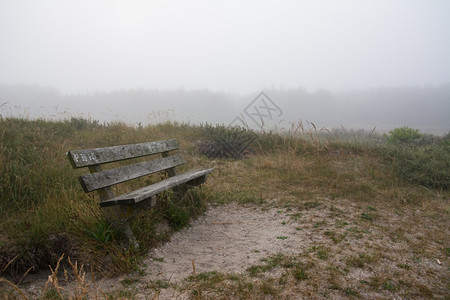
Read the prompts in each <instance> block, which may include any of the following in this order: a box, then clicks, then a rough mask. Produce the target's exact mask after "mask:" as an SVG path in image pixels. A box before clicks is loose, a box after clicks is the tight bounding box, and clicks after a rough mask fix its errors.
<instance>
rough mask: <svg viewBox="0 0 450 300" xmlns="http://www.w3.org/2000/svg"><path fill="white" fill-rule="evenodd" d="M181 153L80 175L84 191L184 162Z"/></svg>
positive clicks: (90, 190)
mask: <svg viewBox="0 0 450 300" xmlns="http://www.w3.org/2000/svg"><path fill="white" fill-rule="evenodd" d="M184 163H185V161H184V158H183V156H182V155H181V154H176V155H171V156H167V157H164V158H157V159H154V160H151V161H146V162H141V163H137V164H133V165H127V166H123V167H119V168H115V169H110V170H105V171H100V172H95V173H92V174H86V175H83V176H80V178H79V179H80V183H81V186H82V187H83V190H84V192H85V193H88V192H92V191H95V190H98V189H101V188H104V187H107V186H111V185H114V184H118V183H122V182H125V181H129V180H132V179H136V178H139V177H142V176H145V175H149V174H152V173H155V172H159V171H163V170H167V169H170V168H174V167H176V166H179V165H182V164H184Z"/></svg>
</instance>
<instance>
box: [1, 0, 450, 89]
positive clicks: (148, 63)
mask: <svg viewBox="0 0 450 300" xmlns="http://www.w3.org/2000/svg"><path fill="white" fill-rule="evenodd" d="M449 53H450V1H448V0H441V1H438V0H423V1H417V0H403V1H401V0H395V1H393V0H386V1H382V0H376V1H375V0H373V1H361V0H354V1H351V0H340V1H317V0H314V1H261V0H253V1H243V0H241V1H211V0H205V1H182V0H179V1H163V0H154V1H139V0H134V1H130V0H128V1H125V0H124V1H110V0H104V1H93V0H77V1H63V0H54V1H51V0H29V1H27V0H1V1H0V83H3V84H16V83H26V84H37V85H41V86H52V87H55V88H57V89H58V90H60V91H61V92H63V93H69V94H70V93H77V92H82V93H83V92H93V91H97V90H99V91H110V90H118V89H130V88H152V89H178V88H185V89H210V90H213V91H225V92H231V93H239V94H245V93H253V92H256V91H258V90H261V89H262V88H273V87H274V88H298V87H303V88H306V89H308V90H315V89H318V88H320V87H323V88H326V89H330V90H332V91H342V90H346V89H355V88H369V87H383V86H429V85H441V84H445V83H448V82H450V55H449Z"/></svg>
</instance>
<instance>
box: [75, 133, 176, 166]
mask: <svg viewBox="0 0 450 300" xmlns="http://www.w3.org/2000/svg"><path fill="white" fill-rule="evenodd" d="M177 149H178V142H177V141H176V140H165V141H157V142H149V143H140V144H132V145H121V146H113V147H105V148H95V149H86V150H72V151H69V152H67V157H68V158H69V161H70V163H71V164H72V167H73V168H82V167H88V166H92V165H98V164H104V163H109V162H114V161H120V160H124V159H129V158H136V157H142V156H147V155H152V154H157V153H162V152H166V151H171V150H177Z"/></svg>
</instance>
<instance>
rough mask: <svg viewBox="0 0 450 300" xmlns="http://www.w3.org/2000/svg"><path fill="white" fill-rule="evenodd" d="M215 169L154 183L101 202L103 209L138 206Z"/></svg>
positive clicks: (188, 173)
mask: <svg viewBox="0 0 450 300" xmlns="http://www.w3.org/2000/svg"><path fill="white" fill-rule="evenodd" d="M212 171H213V169H205V170H194V171H190V172H187V173H184V174H181V175H176V176H174V177H170V178H168V179H165V180H163V181H160V182H157V183H154V184H152V185H149V186H146V187H144V188H141V189H138V190H136V191H133V192H131V193H128V194H124V195H121V196H117V197H114V198H112V199H109V200H106V201H103V202H100V206H101V207H106V206H113V205H131V204H136V203H138V202H140V201H143V200H146V199H148V198H150V197H151V196H154V195H156V194H159V193H161V192H163V191H166V190H168V189H170V188H173V187H175V186H178V185H180V184H183V183H186V182H189V181H191V180H194V179H197V178H199V177H202V176H206V174H208V173H210V172H212Z"/></svg>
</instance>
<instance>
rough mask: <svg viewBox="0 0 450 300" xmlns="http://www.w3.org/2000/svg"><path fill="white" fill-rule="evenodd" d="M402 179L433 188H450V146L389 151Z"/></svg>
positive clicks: (441, 145)
mask: <svg viewBox="0 0 450 300" xmlns="http://www.w3.org/2000/svg"><path fill="white" fill-rule="evenodd" d="M388 153H389V154H388V155H389V157H390V159H391V161H392V162H393V163H394V164H393V165H394V168H395V169H396V171H397V173H398V174H399V175H400V177H402V178H404V179H406V180H407V181H409V182H412V183H418V184H421V185H423V186H426V187H432V188H443V189H449V188H450V145H449V144H448V143H447V144H444V143H440V144H437V145H428V146H422V147H419V146H413V147H405V146H397V147H392V148H390V149H389V150H388Z"/></svg>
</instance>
